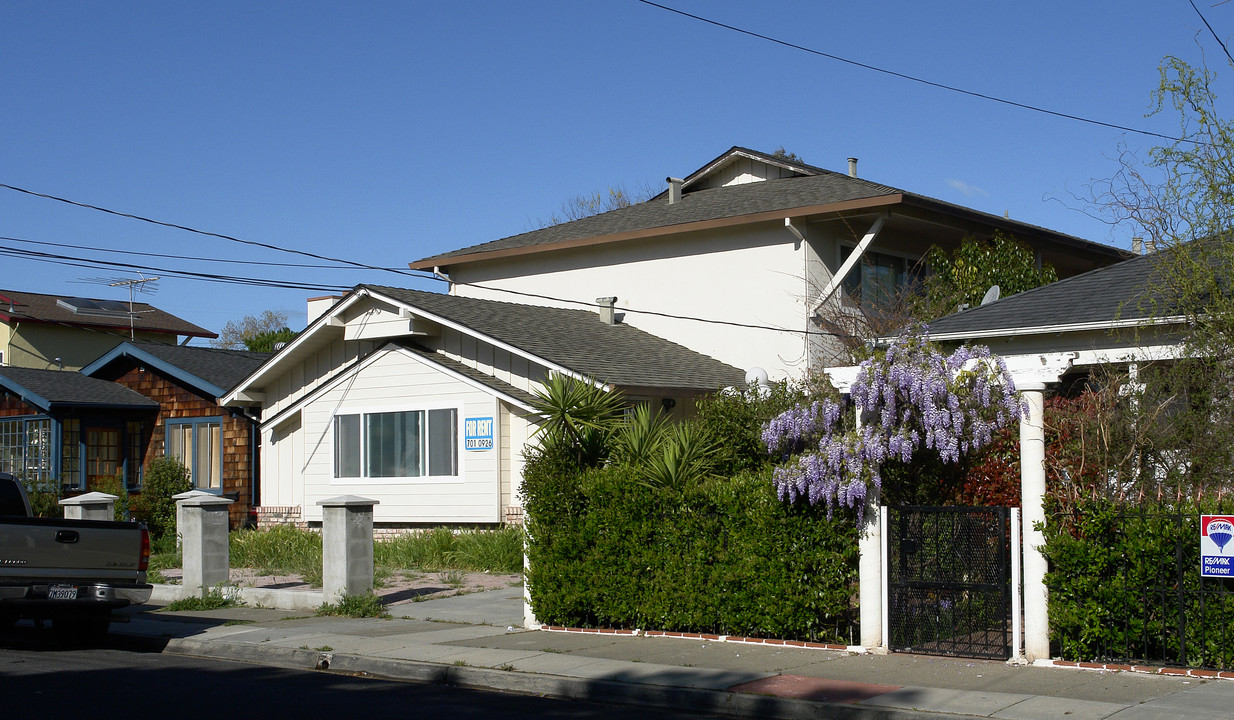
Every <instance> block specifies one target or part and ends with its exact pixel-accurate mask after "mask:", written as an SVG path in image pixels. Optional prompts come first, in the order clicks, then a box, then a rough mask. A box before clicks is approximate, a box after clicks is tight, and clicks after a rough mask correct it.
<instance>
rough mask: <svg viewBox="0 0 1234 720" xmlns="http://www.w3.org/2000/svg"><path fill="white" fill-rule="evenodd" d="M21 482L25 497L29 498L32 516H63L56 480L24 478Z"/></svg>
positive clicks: (58, 486) (58, 484) (58, 485)
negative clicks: (24, 488) (24, 489)
mask: <svg viewBox="0 0 1234 720" xmlns="http://www.w3.org/2000/svg"><path fill="white" fill-rule="evenodd" d="M23 484H24V485H25V486H26V497H27V498H29V500H30V511H31V512H32V513H33V514H34V517H42V518H52V517H64V507H63V506H62V505H61V504H60V483H59V482H58V481H56V480H26V481H24V482H23Z"/></svg>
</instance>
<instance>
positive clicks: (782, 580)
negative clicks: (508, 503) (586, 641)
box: [523, 457, 857, 643]
mask: <svg viewBox="0 0 1234 720" xmlns="http://www.w3.org/2000/svg"><path fill="white" fill-rule="evenodd" d="M523 492H524V511H525V513H526V523H527V531H528V536H529V538H528V556H529V559H530V569H529V571H528V573H527V583H528V588H529V591H530V595H531V604H532V608H533V610H534V611H535V614H536V617H537V619H539V620H540V621H541V622H543V623H547V624H553V625H565V626H573V627H609V628H624V629H633V628H641V629H655V630H667V631H678V632H703V633H712V634H723V635H738V636H747V637H774V638H785V639H796V640H811V641H821V642H843V643H850V642H852V640H853V638H854V637H855V636H856V633H857V630H856V627H857V615H856V595H857V530H856V527H855V522H854V521H853V518H852V517H851V516H849V515H847V514H846V515H843V516H841V515H837V516H836V518H835V519H834V520H828V519H827V517H826V514H825V511H824V510H822V509H821V508H812V507H809V506H799V505H790V504H787V503H783V502H781V501H780V500H778V499H777V498H776V496H775V494H774V490H773V489H772V484H771V478H770V474H769V471H763V472H750V473H745V474H741V475H738V476H737V477H734V478H723V479H715V480H711V481H708V482H706V483H703V484H701V485H699V486H696V487H690V488H685V489H679V488H678V489H674V488H668V489H665V488H655V487H651V486H649V485H647V484H644V483H642V482H640V479H639V477H638V475H637V473H636V472H635V471H634V470H632V469H630V468H623V467H608V468H601V469H593V470H588V471H583V472H578V471H575V470H573V469H571V468H570V467H569V465H568V463H565V462H559V461H554V460H553V459H551V458H544V457H540V458H535V459H533V460H532V461H531V462H529V463H528V466H527V469H526V471H525V474H524V485H523Z"/></svg>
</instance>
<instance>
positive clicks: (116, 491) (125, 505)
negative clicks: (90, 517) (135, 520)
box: [90, 475, 129, 521]
mask: <svg viewBox="0 0 1234 720" xmlns="http://www.w3.org/2000/svg"><path fill="white" fill-rule="evenodd" d="M90 490H92V491H94V492H101V493H107V494H108V495H115V496H116V504H115V508H114V509H115V512H114V513H113V515H114V519H115V520H121V521H123V520H128V519H129V491H128V488H127V487H126V486H125V484H124V476H122V475H116V476H115V477H107V478H100V479H98V480H96V481H95V482H94V486H93V487H91V488H90Z"/></svg>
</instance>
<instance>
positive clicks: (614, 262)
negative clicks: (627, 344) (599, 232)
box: [451, 221, 806, 378]
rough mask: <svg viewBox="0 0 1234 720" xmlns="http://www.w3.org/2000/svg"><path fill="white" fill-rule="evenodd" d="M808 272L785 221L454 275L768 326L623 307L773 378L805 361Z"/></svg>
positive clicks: (657, 328) (663, 332) (676, 337)
mask: <svg viewBox="0 0 1234 720" xmlns="http://www.w3.org/2000/svg"><path fill="white" fill-rule="evenodd" d="M805 274H806V262H805V253H804V249H803V248H802V247H801V243H800V242H798V241H796V239H795V238H794V237H793V236H792V235H791V234H790V233H789V231H788V230H786V229H785V228H784V226H783V221H780V222H779V223H774V222H773V223H767V224H766V225H761V226H758V228H757V229H751V228H750V227H748V226H747V227H743V228H741V229H720V230H711V231H700V232H694V233H687V234H681V235H674V236H672V237H671V238H667V239H665V240H663V241H662V242H658V241H656V240H655V239H652V240H650V241H643V242H629V243H615V244H613V245H602V246H595V247H588V248H581V249H579V250H573V251H562V252H556V253H552V254H551V255H548V256H536V255H531V256H523V257H516V258H505V259H503V260H501V261H498V262H495V263H492V264H487V266H486V264H484V263H474V264H463V265H459V266H457V267H455V268H452V269H451V276H452V277H453V279H455V280H458V281H459V282H460V283H473V282H476V283H482V284H484V285H488V286H491V287H493V288H501V289H507V290H517V291H522V292H532V293H536V294H540V295H549V296H553V297H562V298H568V299H571V300H580V301H583V302H588V303H594V302H595V299H596V298H598V297H603V296H610V295H616V296H617V298H618V300H617V310H618V312H622V311H623V310H625V309H645V310H652V311H656V312H662V313H669V314H673V315H685V316H691V317H699V318H707V319H715V320H727V321H732V322H738V323H745V324H749V325H758V326H766V327H768V328H772V329H766V330H763V329H749V328H739V327H734V326H730V325H717V324H711V323H705V322H696V321H691V320H677V319H672V318H664V317H659V316H655V315H646V314H640V313H635V312H627V313H626V314H625V318H624V320H623V322H626V323H629V324H630V325H633V326H635V327H638V328H641V329H643V330H646V331H647V332H650V333H652V334H654V335H659V336H660V337H664V338H668V339H671V340H673V341H674V342H678V343H681V344H682V345H685V346H687V347H689V348H692V349H694V350H697V351H698V352H701V353H704V354H707V355H710V356H712V357H714V358H717V359H719V360H722V361H724V362H727V363H729V364H731V365H735V366H736V367H739V368H745V369H748V368H751V367H755V366H757V367H762V368H763V369H765V370H767V372H768V373H769V374H770V375H771V376H772V377H773V378H780V377H785V376H790V375H791V376H798V375H800V374H801V373H802V372H804V370H805V369H806V352H805V350H806V348H805V336H804V334H803V333H802V330H804V329H805V303H806V298H805V297H804V296H805V292H804V287H805ZM453 292H455V293H457V294H459V295H466V296H470V297H484V298H490V299H494V300H504V301H507V302H511V301H513V302H527V300H525V299H523V298H519V297H517V296H511V295H509V294H506V293H502V292H498V291H495V290H488V289H486V288H478V287H474V286H469V285H462V284H456V285H454V286H453ZM534 302H536V303H541V302H543V303H545V304H552V302H551V301H546V300H539V299H537V300H535V301H534ZM560 304H561V305H562V306H563V307H571V308H577V307H579V306H577V305H571V304H566V303H560ZM463 352H464V353H465V352H466V349H463Z"/></svg>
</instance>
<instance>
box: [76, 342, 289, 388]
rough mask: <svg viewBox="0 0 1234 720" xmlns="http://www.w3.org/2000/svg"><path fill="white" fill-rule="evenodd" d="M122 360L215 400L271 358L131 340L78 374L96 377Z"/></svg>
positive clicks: (245, 353)
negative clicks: (185, 385) (143, 366)
mask: <svg viewBox="0 0 1234 720" xmlns="http://www.w3.org/2000/svg"><path fill="white" fill-rule="evenodd" d="M125 358H127V359H129V360H131V361H132V362H133V363H138V364H144V365H147V366H150V367H152V368H154V369H156V370H158V371H159V372H161V373H163V374H164V375H168V376H170V377H173V378H175V379H177V380H180V381H181V382H184V383H186V384H188V385H190V386H192V387H195V388H198V389H200V390H201V391H202V392H204V393H205V394H207V395H209V396H210V397H214V398H218V397H222V396H223V395H225V394H227V391H228V390H230V389H231V388H233V387H235V386H236V384H237V383H239V382H240V381H241V380H243V379H244V378H246V377H248V376H249V375H250V374H251V373H252V372H253V371H254V370H256V369H257V368H258V367H260V366H261V364H262V363H263V362H265V361H266V360H268V359H269V358H270V353H260V352H249V351H247V350H225V349H221V348H212V347H191V346H187V345H168V344H165V343H157V342H149V341H143V340H130V341H127V342H123V343H120V344H119V345H117V346H116V347H114V348H112V349H111V350H110V351H109V352H108V353H107V354H105V355H103V356H102V357H100V358H99V359H98V360H95V361H94V362H92V363H90V364H89V365H87V366H86V367H84V368H82V369H81V372H82V374H84V375H92V376H93V375H97V374H99V373H100V372H102V371H103V369H104V368H106V367H107V366H109V365H111V364H112V363H114V362H116V361H117V360H121V359H125Z"/></svg>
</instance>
